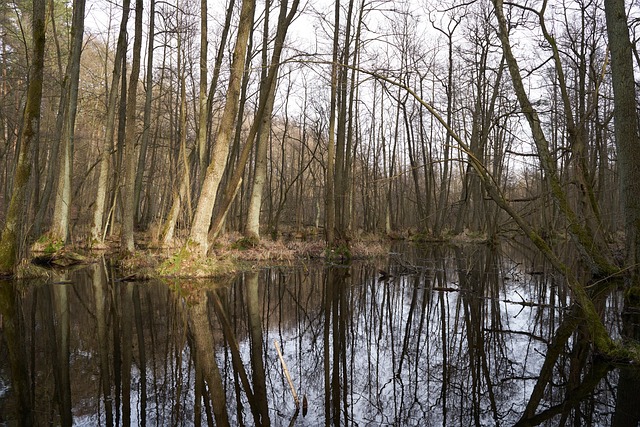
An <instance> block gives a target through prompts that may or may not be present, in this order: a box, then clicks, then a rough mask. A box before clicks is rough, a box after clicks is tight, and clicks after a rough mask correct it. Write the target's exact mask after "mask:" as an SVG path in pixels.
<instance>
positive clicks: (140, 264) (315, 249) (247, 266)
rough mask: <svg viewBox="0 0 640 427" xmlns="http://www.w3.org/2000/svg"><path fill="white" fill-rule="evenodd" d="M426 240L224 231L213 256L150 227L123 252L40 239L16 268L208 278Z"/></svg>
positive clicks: (114, 246) (465, 237) (476, 239)
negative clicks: (171, 241) (168, 240)
mask: <svg viewBox="0 0 640 427" xmlns="http://www.w3.org/2000/svg"><path fill="white" fill-rule="evenodd" d="M415 240H420V241H422V242H425V240H424V239H423V238H420V239H416V236H410V235H393V236H388V235H384V234H361V235H359V236H358V237H357V238H353V239H352V240H350V241H349V248H348V252H342V253H340V252H327V249H326V244H325V241H324V239H323V237H322V236H321V235H318V234H310V235H299V234H294V233H291V234H289V235H287V236H284V237H280V238H278V239H276V240H272V239H270V238H263V239H262V240H260V241H259V242H251V241H249V240H247V239H245V238H243V237H242V236H241V235H240V234H237V233H232V234H227V235H224V236H221V237H219V238H218V239H217V240H216V241H215V243H214V244H213V245H212V246H211V248H210V249H209V253H208V256H207V257H202V256H198V255H195V254H193V253H192V252H191V251H189V249H188V245H186V244H185V242H180V241H177V242H176V244H175V245H173V246H171V247H163V246H161V245H159V244H158V242H157V239H154V238H152V237H151V236H150V235H149V234H148V233H140V234H138V235H137V236H136V242H137V250H136V251H135V252H134V253H133V254H127V255H122V254H121V253H120V249H119V243H118V241H117V240H116V239H114V240H109V239H107V241H106V242H105V244H103V245H100V246H99V247H95V246H94V247H88V246H87V245H82V244H78V245H67V246H63V245H59V244H56V243H55V242H46V241H40V242H37V243H36V244H34V245H33V246H32V248H31V254H32V255H31V257H30V258H29V259H27V260H24V261H23V262H22V263H21V264H20V265H19V267H18V269H17V271H16V277H18V278H30V277H46V276H48V275H49V274H50V272H51V271H52V270H60V269H68V268H71V267H74V266H82V265H85V264H90V263H93V262H99V261H101V260H102V259H108V260H111V261H115V264H116V265H117V266H118V267H119V268H120V272H121V274H122V275H123V277H125V278H127V279H128V280H146V279H150V278H162V277H164V278H205V277H219V276H226V275H230V274H234V273H237V272H239V271H244V270H251V269H255V268H260V267H267V266H275V265H293V264H294V263H297V262H304V261H310V260H317V261H321V262H338V263H340V262H346V261H348V260H351V259H373V258H377V257H383V256H386V255H388V254H389V251H390V250H391V247H392V245H393V244H394V243H397V242H399V241H415ZM426 242H427V243H429V242H431V243H452V244H465V243H483V242H486V238H483V237H482V236H473V235H469V234H467V233H463V234H462V235H460V236H454V237H450V238H448V239H444V240H443V239H438V240H433V239H431V240H429V239H427V240H426Z"/></svg>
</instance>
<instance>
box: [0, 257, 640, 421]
mask: <svg viewBox="0 0 640 427" xmlns="http://www.w3.org/2000/svg"><path fill="white" fill-rule="evenodd" d="M518 259H522V260H529V259H530V258H529V257H526V256H525V257H522V258H518V257H517V256H510V257H508V256H505V255H504V254H499V253H497V252H496V251H491V250H488V249H487V248H485V247H481V246H470V247H466V248H464V249H459V248H458V249H450V248H441V247H430V248H427V249H417V248H408V249H407V250H406V251H405V252H403V254H402V255H399V254H394V255H392V256H390V258H389V260H385V261H380V262H377V263H354V264H353V265H350V266H342V265H332V266H323V265H315V266H314V265H305V266H300V267H295V268H294V267H287V268H271V269H264V270H260V271H254V272H248V273H244V274H243V275H241V276H240V277H237V278H234V279H230V280H228V281H226V282H225V281H217V282H215V281H209V282H206V283H195V282H182V283H174V284H170V285H169V286H168V285H167V284H165V283H160V282H157V283H155V282H147V283H130V282H123V281H118V280H117V278H116V277H117V276H116V273H115V272H114V271H113V269H111V268H110V267H108V266H107V263H104V264H102V263H100V264H95V265H93V266H91V267H90V268H87V269H84V270H81V271H76V272H69V273H65V275H61V276H60V277H58V278H56V279H55V282H56V283H55V284H52V283H40V284H37V283H35V284H34V283H17V282H3V283H1V284H0V290H1V291H0V314H1V316H2V319H1V320H2V323H1V334H2V335H1V337H2V339H1V341H0V423H12V422H15V423H17V424H19V425H29V424H35V425H41V424H49V423H53V424H60V425H70V424H71V423H73V424H76V425H106V426H114V425H128V424H133V425H136V424H137V425H143V426H145V425H218V426H224V425H257V426H269V425H309V426H315V425H321V424H323V423H324V424H325V425H327V426H329V425H336V426H337V425H345V426H346V425H352V424H353V425H416V426H418V425H420V426H423V425H465V426H466V425H514V424H518V425H539V424H542V425H569V424H573V425H611V424H615V425H620V426H622V425H630V424H634V423H637V422H638V418H639V417H640V414H639V413H638V412H639V411H640V409H639V406H640V405H637V394H636V388H637V384H638V381H639V380H640V379H639V376H638V370H637V368H632V367H629V366H623V367H613V366H608V365H605V364H602V363H599V362H598V358H597V356H594V354H593V353H592V351H591V350H592V348H591V344H590V343H589V342H588V340H587V339H586V338H585V337H586V335H585V331H584V330H583V325H582V319H580V317H579V316H578V313H579V310H575V309H574V308H573V307H572V306H571V305H570V297H569V296H568V295H567V293H566V290H565V288H564V286H563V282H562V280H561V278H559V277H556V276H554V275H553V274H552V273H549V272H547V271H545V268H544V267H545V266H544V265H534V264H533V263H532V262H531V261H518ZM379 270H383V271H384V274H383V275H380V273H378V271H379ZM186 289H200V290H199V291H189V292H187V291H186ZM610 290H611V289H609V291H610ZM597 291H598V292H599V295H601V299H600V304H599V309H600V310H601V313H602V315H603V316H604V318H605V319H607V323H608V325H609V327H610V328H611V329H612V330H613V331H614V334H618V335H620V336H621V337H622V338H624V339H638V338H639V333H638V329H639V326H638V325H639V324H640V322H639V321H638V317H639V315H638V308H637V307H624V313H625V314H624V316H620V315H619V313H620V312H622V311H623V307H622V298H621V295H620V294H619V292H617V291H614V292H602V286H600V284H599V285H598V289H597ZM594 292H596V290H595V286H594ZM274 341H278V342H279V343H280V345H281V348H282V352H283V359H284V361H285V365H286V369H287V370H288V372H289V374H290V376H291V379H292V382H293V387H294V388H295V389H296V392H297V395H298V396H299V397H300V400H301V401H302V400H304V401H305V403H307V405H308V406H307V407H305V408H304V411H303V410H302V408H296V405H295V403H294V398H293V396H292V392H291V389H290V387H289V383H288V381H287V379H286V378H285V374H284V368H283V365H282V364H281V362H280V360H279V358H278V354H277V352H276V349H275V347H274ZM303 413H304V414H305V416H303Z"/></svg>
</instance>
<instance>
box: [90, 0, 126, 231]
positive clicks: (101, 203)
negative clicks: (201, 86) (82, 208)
mask: <svg viewBox="0 0 640 427" xmlns="http://www.w3.org/2000/svg"><path fill="white" fill-rule="evenodd" d="M130 4H131V2H130V0H124V1H123V4H122V20H121V22H120V33H119V34H118V44H117V47H116V56H115V58H114V60H113V72H112V76H111V86H110V88H109V98H108V100H107V118H106V122H105V135H104V141H103V143H102V151H101V152H100V159H99V161H100V174H99V177H98V188H97V190H96V201H95V205H94V211H93V223H92V226H91V239H92V241H93V242H94V243H97V242H102V240H103V239H102V237H103V234H102V222H103V220H104V213H105V205H106V203H105V202H106V200H107V192H108V188H107V185H108V180H109V153H110V152H111V147H112V144H113V136H114V133H115V118H116V111H117V110H116V103H117V101H118V89H119V87H120V86H119V82H120V75H121V73H122V58H123V57H124V54H125V52H126V48H127V46H126V42H127V22H128V21H129V9H130Z"/></svg>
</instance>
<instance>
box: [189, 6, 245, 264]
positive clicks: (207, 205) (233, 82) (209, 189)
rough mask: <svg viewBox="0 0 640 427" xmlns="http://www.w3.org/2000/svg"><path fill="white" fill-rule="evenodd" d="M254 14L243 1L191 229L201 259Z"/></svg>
mask: <svg viewBox="0 0 640 427" xmlns="http://www.w3.org/2000/svg"><path fill="white" fill-rule="evenodd" d="M254 10H255V0H243V2H242V11H241V12H240V24H239V27H238V36H237V40H236V45H235V48H234V51H233V60H232V63H231V75H230V77H229V87H228V91H227V99H226V104H225V107H224V112H223V114H222V119H221V121H220V127H219V129H218V134H217V137H216V145H215V147H214V149H213V158H212V160H211V164H210V165H209V167H208V168H207V172H206V175H205V178H204V182H203V184H202V192H201V194H200V199H199V200H198V206H197V207H196V212H195V215H194V218H193V223H192V225H191V233H190V235H189V239H190V240H191V241H192V242H193V243H194V244H195V246H196V247H195V248H194V250H195V251H196V252H198V253H199V254H201V255H206V253H207V249H208V241H207V240H208V239H207V237H208V232H209V225H210V223H211V216H212V215H213V205H214V203H215V200H216V196H217V194H218V186H219V184H220V180H221V179H222V174H223V172H224V167H225V164H226V160H227V155H228V153H229V142H230V141H231V135H232V132H233V129H234V122H235V119H236V114H237V110H238V99H239V97H240V84H241V81H242V76H243V74H244V64H245V57H246V50H247V44H248V41H249V33H250V32H251V28H252V26H253V12H254Z"/></svg>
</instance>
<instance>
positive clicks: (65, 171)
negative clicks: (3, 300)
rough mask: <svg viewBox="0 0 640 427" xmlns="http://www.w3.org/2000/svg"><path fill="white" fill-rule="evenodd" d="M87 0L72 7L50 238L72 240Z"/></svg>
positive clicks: (75, 3) (78, 0)
mask: <svg viewBox="0 0 640 427" xmlns="http://www.w3.org/2000/svg"><path fill="white" fill-rule="evenodd" d="M84 9H85V0H75V1H74V6H73V23H72V27H71V37H72V45H71V53H70V55H69V61H68V63H67V71H66V76H65V80H67V81H68V82H69V84H68V88H69V89H68V92H66V93H65V94H64V96H65V98H66V100H65V103H66V107H64V108H63V111H64V116H65V118H64V125H63V129H62V138H61V140H62V150H61V152H60V153H59V156H58V161H59V166H58V171H59V175H58V188H57V192H56V200H55V209H54V211H53V223H52V226H51V237H52V238H54V239H56V240H62V241H64V242H65V243H66V242H68V240H69V215H70V210H71V203H72V202H71V177H72V171H73V140H74V134H75V122H76V112H77V107H78V84H79V81H80V55H81V53H82V42H83V36H84Z"/></svg>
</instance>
